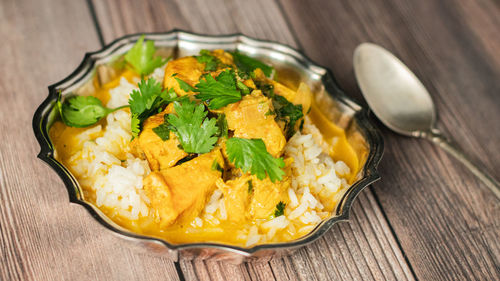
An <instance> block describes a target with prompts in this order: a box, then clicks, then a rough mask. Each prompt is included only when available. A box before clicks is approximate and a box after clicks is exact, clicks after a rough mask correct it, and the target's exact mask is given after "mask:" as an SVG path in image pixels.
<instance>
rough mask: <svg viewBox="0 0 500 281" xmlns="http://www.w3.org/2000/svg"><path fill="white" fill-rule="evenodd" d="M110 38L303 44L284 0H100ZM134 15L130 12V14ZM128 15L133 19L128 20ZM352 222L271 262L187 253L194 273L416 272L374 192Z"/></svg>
mask: <svg viewBox="0 0 500 281" xmlns="http://www.w3.org/2000/svg"><path fill="white" fill-rule="evenodd" d="M93 3H94V5H95V10H96V14H97V20H98V22H99V26H100V28H101V30H102V34H103V37H104V41H105V42H110V41H112V40H114V39H116V38H117V37H119V36H122V35H125V34H128V33H137V32H161V31H167V30H170V29H173V28H181V29H186V30H191V31H193V32H199V33H207V34H227V33H235V32H241V33H244V34H246V35H249V36H254V37H258V38H261V39H269V40H273V41H278V42H282V43H285V44H288V45H290V46H293V47H297V42H296V41H295V39H294V36H293V34H292V33H291V30H290V29H289V26H288V25H287V22H286V19H285V17H284V16H283V14H282V12H281V10H280V7H279V5H277V4H276V3H274V2H271V1H210V2H207V1H170V2H160V1H141V2H137V1H126V2H124V1H111V0H110V1H94V2H93ZM132 13H133V14H134V15H135V16H134V17H131V16H130V15H131V14H132ZM124 21H127V23H124ZM360 197H361V199H360V202H361V203H356V205H355V207H354V211H353V219H352V221H350V222H349V224H342V225H337V226H335V227H334V229H333V230H332V231H330V232H328V233H327V234H326V235H325V236H324V237H323V238H321V239H320V240H319V241H318V242H316V243H313V244H312V245H310V246H308V247H305V248H303V249H301V250H299V251H298V252H297V253H296V254H294V255H292V256H290V257H286V258H284V259H281V260H273V261H271V262H269V263H267V264H250V263H249V264H245V265H239V266H235V265H228V264H222V263H219V262H213V261H189V262H186V261H183V262H181V269H182V271H183V272H184V275H185V277H186V279H188V280H196V279H199V280H210V279H215V280H219V279H227V280H247V279H253V280H270V279H277V280H336V279H343V280H349V279H351V280H372V279H373V280H374V279H376V280H412V279H413V276H412V273H411V271H410V269H409V267H408V265H407V264H406V263H405V260H404V257H403V254H402V253H401V251H400V249H399V248H398V245H397V242H396V240H395V238H394V237H393V235H392V234H391V231H390V228H389V226H388V224H387V222H386V220H385V218H384V217H383V215H382V213H381V211H380V209H379V207H378V206H377V204H376V202H375V199H374V198H373V196H372V195H371V194H370V193H369V192H367V194H363V195H361V196H360Z"/></svg>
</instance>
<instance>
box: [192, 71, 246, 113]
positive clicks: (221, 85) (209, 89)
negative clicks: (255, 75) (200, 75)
mask: <svg viewBox="0 0 500 281" xmlns="http://www.w3.org/2000/svg"><path fill="white" fill-rule="evenodd" d="M196 88H197V89H196V91H197V92H199V94H197V95H196V98H198V99H201V100H203V101H205V102H207V104H208V108H210V109H219V108H221V107H224V106H226V105H228V104H231V103H235V102H237V101H239V100H241V93H240V92H239V91H238V90H237V89H236V78H235V76H234V72H233V71H230V70H229V69H228V70H225V71H223V72H221V73H220V74H219V76H217V79H214V78H213V77H212V75H210V74H207V75H205V76H204V79H202V80H200V82H199V83H198V84H196Z"/></svg>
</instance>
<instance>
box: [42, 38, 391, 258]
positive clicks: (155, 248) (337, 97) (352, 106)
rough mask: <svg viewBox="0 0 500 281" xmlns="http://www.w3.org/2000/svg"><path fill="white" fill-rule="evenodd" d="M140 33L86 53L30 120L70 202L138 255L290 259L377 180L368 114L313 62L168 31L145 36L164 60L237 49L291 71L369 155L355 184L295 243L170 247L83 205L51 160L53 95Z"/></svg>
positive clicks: (257, 44)
mask: <svg viewBox="0 0 500 281" xmlns="http://www.w3.org/2000/svg"><path fill="white" fill-rule="evenodd" d="M140 35H141V34H134V35H128V36H124V37H122V38H119V39H117V40H115V41H114V42H112V43H110V44H109V45H107V46H105V47H104V48H103V49H102V50H100V51H97V52H92V53H87V54H86V55H85V57H84V59H83V61H82V63H81V64H80V66H79V67H78V68H77V69H76V70H75V71H74V72H73V73H72V74H70V75H69V76H68V77H66V78H65V79H63V80H62V81H60V82H58V83H56V84H54V85H51V86H49V96H48V97H47V99H45V101H44V102H43V103H42V104H41V105H40V106H39V107H38V109H37V111H36V112H35V115H34V117H33V130H34V132H35V136H36V138H37V140H38V142H39V143H40V147H41V151H40V153H39V155H38V157H39V158H40V159H42V160H43V161H45V162H46V163H48V164H49V165H50V166H51V167H52V168H53V169H54V170H55V171H56V172H57V173H58V175H59V176H60V177H61V179H62V180H63V181H64V183H65V186H66V188H67V190H68V194H69V198H70V201H71V202H73V203H77V204H80V205H82V206H84V207H85V208H86V209H87V210H88V211H89V213H90V214H91V215H92V217H93V218H95V219H96V220H97V221H99V222H100V223H101V224H102V225H103V226H104V227H106V228H107V229H109V230H111V231H113V232H114V233H116V234H118V235H120V236H122V237H123V238H126V239H128V240H130V241H131V242H132V245H131V246H135V247H136V248H137V249H138V250H141V251H146V252H147V253H157V254H160V255H166V256H169V257H170V258H171V259H173V260H178V259H180V258H182V259H194V258H199V259H208V258H210V259H218V260H225V261H229V262H233V263H240V262H242V261H249V260H259V261H263V260H269V259H271V258H273V257H279V256H282V255H286V254H289V253H290V252H292V251H293V250H295V249H297V248H298V247H301V246H303V245H305V244H307V243H310V242H312V241H314V240H316V239H317V238H319V237H320V236H321V235H323V234H324V233H325V232H326V231H328V230H329V229H330V228H331V226H332V225H333V224H335V223H337V222H339V221H344V220H347V219H348V217H349V210H350V207H351V204H352V202H353V200H354V199H355V198H356V196H357V194H358V193H359V192H360V191H361V190H363V189H364V188H365V187H366V186H367V185H369V184H370V183H372V182H374V181H376V180H378V179H379V176H378V173H377V170H376V167H377V165H378V162H379V161H380V159H381V157H382V153H383V139H382V137H381V135H380V133H379V131H378V130H377V129H376V128H375V127H374V126H373V124H372V123H371V122H370V121H369V120H368V115H367V114H368V110H367V109H366V108H362V107H361V106H359V105H358V104H356V103H355V102H354V101H353V100H351V99H350V98H348V97H347V96H346V95H345V94H344V92H343V91H342V90H341V89H340V88H339V87H338V85H337V84H336V82H335V80H334V78H333V76H332V75H331V73H330V71H329V70H327V69H325V68H323V67H320V66H318V65H316V64H314V63H312V62H311V61H310V60H309V59H308V58H307V57H306V56H304V55H303V54H301V53H299V52H298V51H296V50H294V49H292V48H290V47H287V46H285V45H282V44H278V43H273V42H268V41H261V40H256V39H252V38H249V37H247V36H244V35H241V34H235V35H223V36H206V35H198V34H193V33H188V32H185V31H179V30H173V31H171V32H167V33H150V34H145V35H146V39H148V40H154V41H155V43H156V45H157V46H158V47H160V48H163V49H162V51H163V52H165V54H166V55H170V54H171V55H173V56H174V57H178V56H186V55H193V54H197V53H198V52H199V50H200V49H219V48H220V49H226V50H235V49H237V50H239V51H241V52H243V53H246V54H248V55H251V56H254V57H257V58H259V59H261V60H263V61H265V62H267V63H270V64H272V65H273V66H275V68H276V69H277V70H278V76H279V73H280V71H288V72H290V71H292V72H293V73H294V75H295V76H296V78H297V79H298V80H301V81H303V82H305V83H307V84H308V85H309V86H310V87H311V89H312V90H313V91H314V92H315V93H316V100H317V102H318V104H319V105H320V107H321V109H322V110H323V111H324V113H326V114H327V116H328V118H330V120H332V121H333V122H335V123H337V124H339V125H340V126H342V127H343V128H344V129H345V130H346V133H347V135H348V137H349V138H350V139H357V140H359V141H360V142H362V143H363V144H364V145H365V146H366V149H367V151H368V153H367V156H366V160H365V164H364V166H363V168H362V169H361V171H360V173H359V174H358V180H357V181H356V182H355V183H354V184H353V185H352V186H351V187H350V188H349V189H348V190H347V192H346V193H345V194H344V196H343V197H342V199H341V200H340V202H339V204H338V206H337V208H336V210H335V211H334V213H333V214H332V216H331V217H330V218H328V219H326V220H324V221H323V222H322V223H320V224H319V225H318V226H317V227H316V228H315V229H314V230H313V231H312V232H311V233H309V234H308V235H306V236H304V237H302V238H300V239H298V240H294V241H290V242H286V243H274V244H263V245H256V246H253V247H250V248H243V247H239V246H234V245H224V244H220V243H188V244H171V243H169V242H168V241H166V240H164V239H160V238H156V237H148V236H144V235H139V234H137V233H133V232H131V231H129V230H127V229H125V228H123V227H121V226H119V225H117V224H116V223H114V222H113V221H112V220H111V219H109V218H108V217H107V216H105V215H104V214H103V213H102V212H101V211H100V210H99V208H97V207H96V206H95V205H94V204H92V202H89V201H86V200H85V198H84V196H83V192H82V190H81V187H80V185H79V184H78V182H77V180H76V179H75V178H74V177H73V175H71V173H70V172H69V171H68V169H66V167H64V166H63V165H62V164H61V163H59V162H58V161H57V160H56V159H55V158H54V148H53V145H52V143H51V140H50V138H49V134H48V130H49V128H50V126H51V124H52V123H53V122H54V121H55V120H56V119H57V118H58V113H57V110H55V107H54V105H55V101H56V99H57V96H58V92H59V91H61V93H62V95H63V97H64V96H66V95H68V94H70V93H80V92H84V91H86V89H87V85H89V84H90V83H92V82H91V81H92V78H93V77H94V75H95V74H96V66H98V65H101V64H106V63H110V62H112V61H113V60H114V59H116V58H117V57H119V56H120V55H122V54H124V53H125V52H126V51H127V50H128V49H130V48H131V47H132V45H133V44H134V43H135V42H136V41H137V39H138V38H139V37H140Z"/></svg>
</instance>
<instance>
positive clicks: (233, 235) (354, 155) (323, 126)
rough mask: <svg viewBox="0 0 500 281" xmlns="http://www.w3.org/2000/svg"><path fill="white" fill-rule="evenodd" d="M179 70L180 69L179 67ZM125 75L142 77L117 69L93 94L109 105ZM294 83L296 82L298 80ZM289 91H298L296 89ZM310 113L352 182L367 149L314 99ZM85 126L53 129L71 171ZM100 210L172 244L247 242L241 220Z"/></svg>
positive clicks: (88, 194) (87, 193) (88, 193)
mask: <svg viewBox="0 0 500 281" xmlns="http://www.w3.org/2000/svg"><path fill="white" fill-rule="evenodd" d="M176 71H179V70H178V69H177V70H176ZM198 76H199V75H198ZM123 77H124V78H126V79H127V80H128V81H129V82H131V83H133V81H134V79H137V78H138V77H139V76H138V75H137V74H135V73H134V72H133V71H130V70H120V71H117V76H116V77H115V78H114V79H112V80H111V81H109V82H107V83H105V84H103V85H99V82H98V81H97V78H96V79H94V88H95V92H94V93H93V94H92V95H93V96H95V97H97V98H99V99H100V100H101V101H102V102H103V104H106V103H107V101H108V100H109V98H110V92H109V90H110V89H112V88H114V87H116V86H117V85H119V83H120V82H119V81H120V79H121V78H123ZM281 79H283V80H286V77H285V76H284V75H280V80H281ZM283 84H285V83H283ZM290 84H291V83H286V85H288V86H289V87H290ZM294 84H295V85H296V83H294ZM283 87H285V86H283ZM290 90H291V91H296V90H297V89H290ZM124 110H129V109H124ZM307 116H308V117H309V118H310V120H311V121H312V122H313V124H314V125H315V126H316V127H317V128H318V129H319V130H320V132H321V133H322V135H323V139H324V141H325V142H326V143H328V144H329V151H328V152H329V155H330V156H331V157H332V159H333V160H334V161H343V162H344V163H346V164H347V166H348V167H349V168H350V171H351V172H350V175H348V176H347V177H346V179H347V180H348V182H349V184H352V183H353V182H354V181H355V179H356V175H357V174H358V172H359V170H360V168H361V167H362V166H363V164H364V161H365V160H366V159H365V158H366V148H364V146H363V145H361V146H360V145H359V144H357V145H356V147H355V146H353V145H351V144H350V143H349V142H348V139H347V137H346V133H345V131H344V130H343V129H342V128H340V127H339V126H337V125H336V124H334V123H332V122H330V121H329V120H328V118H327V117H326V116H325V115H324V114H323V113H322V112H321V111H320V109H319V108H318V107H317V106H316V105H315V104H314V102H312V104H311V108H310V111H309V112H308V114H307ZM99 124H102V125H105V120H101V121H100V123H99ZM86 129H87V128H73V127H69V126H66V125H65V124H64V123H63V122H61V121H56V122H55V123H54V124H53V125H52V127H51V129H50V137H51V140H52V142H53V144H54V146H55V151H56V154H55V155H56V158H57V160H59V161H60V162H62V163H63V164H64V165H65V166H66V167H68V168H69V169H70V171H71V166H70V165H69V164H68V160H69V158H70V157H71V156H72V155H74V154H75V153H77V152H78V151H79V150H81V149H82V145H81V144H80V141H79V140H78V139H77V137H76V136H77V135H78V134H79V133H81V132H83V131H85V130H86ZM96 137H97V136H96ZM355 148H356V149H355ZM118 158H120V157H118ZM120 159H126V156H125V155H122V157H121V158H120ZM150 165H151V164H150ZM83 189H84V197H85V200H87V201H90V202H95V192H94V191H93V190H92V189H91V188H90V187H87V186H83ZM100 209H101V210H102V211H103V212H104V213H105V214H106V215H107V216H109V217H110V218H111V219H112V220H113V221H114V222H116V223H117V224H119V225H121V226H122V227H125V228H127V229H129V230H131V231H133V232H136V233H139V234H144V235H150V236H155V237H159V238H164V239H166V240H167V241H169V242H171V243H187V242H202V241H212V242H222V243H227V244H238V245H240V244H244V241H241V238H239V237H238V235H237V233H238V229H240V227H241V222H232V221H230V220H226V221H221V222H220V224H218V225H214V226H211V225H209V224H204V225H203V227H201V228H196V227H192V226H191V225H190V222H189V221H186V220H180V221H177V222H175V223H173V224H170V225H167V226H164V227H160V224H159V222H158V219H157V218H156V214H153V212H150V215H149V216H147V217H139V219H138V220H130V219H127V218H124V217H122V216H120V215H119V214H118V212H116V211H115V209H114V208H108V207H100ZM263 221H265V219H254V220H253V221H250V219H248V218H247V219H246V221H245V223H254V224H256V223H259V222H263ZM303 235H304V234H303V233H298V232H296V233H293V234H291V233H286V232H278V233H277V234H276V236H277V237H278V239H277V240H278V241H289V240H293V239H295V238H298V237H300V236H303Z"/></svg>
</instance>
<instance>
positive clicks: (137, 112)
mask: <svg viewBox="0 0 500 281" xmlns="http://www.w3.org/2000/svg"><path fill="white" fill-rule="evenodd" d="M138 86H139V90H133V91H132V93H131V94H130V99H129V100H128V103H129V105H130V112H131V113H132V122H131V127H132V137H133V138H135V137H137V136H139V133H140V131H141V126H142V123H143V122H144V120H146V119H147V118H148V117H149V116H151V115H154V114H156V113H158V111H159V110H161V109H162V106H163V105H165V104H167V103H168V100H166V99H167V98H169V92H167V91H164V90H162V87H161V84H160V83H159V82H156V80H155V79H154V78H150V79H148V80H147V81H144V79H142V81H141V82H139V84H138Z"/></svg>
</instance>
